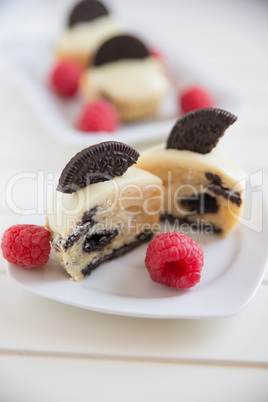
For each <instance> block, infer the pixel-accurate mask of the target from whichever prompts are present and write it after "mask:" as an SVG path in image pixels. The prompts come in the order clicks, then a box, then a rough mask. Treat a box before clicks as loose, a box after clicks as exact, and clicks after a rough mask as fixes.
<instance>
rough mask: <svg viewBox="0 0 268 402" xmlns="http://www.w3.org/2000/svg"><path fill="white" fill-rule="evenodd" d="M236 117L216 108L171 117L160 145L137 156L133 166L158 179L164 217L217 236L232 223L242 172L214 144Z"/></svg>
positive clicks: (239, 202) (240, 203)
mask: <svg viewBox="0 0 268 402" xmlns="http://www.w3.org/2000/svg"><path fill="white" fill-rule="evenodd" d="M236 119H237V118H236V116H234V115H232V114H230V113H228V112H225V111H223V110H220V109H200V110H196V111H194V112H190V113H188V114H187V115H185V116H184V117H182V118H181V119H180V120H178V121H177V122H176V124H175V126H174V127H173V129H172V131H171V133H170V135H169V138H168V140H167V144H166V146H165V145H162V146H161V145H160V146H157V147H154V148H151V149H149V150H147V151H146V152H144V153H143V155H142V156H141V157H140V158H139V161H138V164H137V167H139V168H141V169H145V170H147V171H148V172H151V173H153V174H155V175H156V176H158V177H159V178H161V180H163V185H164V188H165V196H164V206H163V211H162V215H163V217H164V218H169V219H171V220H175V219H179V221H180V222H187V223H188V224H189V225H190V229H191V227H192V229H194V228H195V229H196V227H197V226H198V228H199V230H200V231H202V232H205V233H212V232H214V233H220V234H221V235H222V236H226V235H227V234H228V233H229V232H230V231H231V230H232V229H233V228H234V227H235V226H236V224H237V223H238V220H239V215H241V212H242V207H243V201H242V193H243V190H244V178H245V177H246V173H245V172H244V171H243V170H242V169H240V168H239V167H238V166H237V165H236V164H235V163H233V162H232V161H231V160H230V159H229V158H228V157H227V156H226V155H225V154H224V153H223V152H222V151H221V150H219V149H217V148H215V146H216V144H217V142H218V140H219V138H220V137H221V136H222V135H223V134H224V131H225V130H226V128H227V127H228V126H230V125H231V124H233V123H234V122H235V121H236Z"/></svg>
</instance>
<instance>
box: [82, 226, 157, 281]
mask: <svg viewBox="0 0 268 402" xmlns="http://www.w3.org/2000/svg"><path fill="white" fill-rule="evenodd" d="M152 235H153V234H152V233H151V232H142V233H140V234H139V235H138V236H136V238H135V240H133V241H132V242H131V243H129V244H125V245H123V246H121V247H119V248H117V249H114V250H113V251H112V252H111V254H108V255H106V256H104V257H103V258H102V259H100V260H98V261H96V262H95V263H90V264H88V266H87V267H86V268H84V269H82V271H81V272H82V274H83V275H84V276H86V275H89V274H90V273H91V271H93V269H95V268H97V267H98V266H99V265H100V264H102V263H103V262H105V261H110V260H113V259H115V258H118V257H121V256H122V255H124V254H126V253H128V252H129V251H131V250H133V249H134V248H136V247H138V246H139V245H140V244H141V243H144V242H147V241H149V240H150V239H151V237H152Z"/></svg>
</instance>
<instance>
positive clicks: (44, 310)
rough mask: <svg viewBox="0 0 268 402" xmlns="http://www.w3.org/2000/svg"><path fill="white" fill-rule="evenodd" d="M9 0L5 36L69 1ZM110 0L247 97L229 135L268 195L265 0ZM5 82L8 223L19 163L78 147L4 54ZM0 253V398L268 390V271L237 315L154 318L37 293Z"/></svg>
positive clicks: (31, 163) (39, 163) (133, 397)
mask: <svg viewBox="0 0 268 402" xmlns="http://www.w3.org/2000/svg"><path fill="white" fill-rule="evenodd" d="M13 3H14V4H13ZM13 3H11V2H8V1H5V2H3V3H1V4H0V26H1V31H0V35H1V43H5V42H6V41H7V40H10V39H11V38H17V37H21V36H23V37H24V36H25V37H26V38H27V37H32V36H33V35H36V37H38V35H43V34H45V33H46V32H47V30H48V29H49V30H50V31H51V30H52V31H55V32H56V31H57V29H58V28H59V27H58V21H59V20H58V16H59V15H60V13H61V12H62V9H63V7H64V4H63V3H64V2H63V1H58V2H56V1H52V0H49V1H40V0H39V1H17V2H13ZM110 3H111V5H112V6H113V7H114V8H115V9H116V10H117V12H118V13H119V14H121V15H122V16H126V15H130V16H133V17H135V18H136V19H139V21H141V23H140V24H141V25H140V26H141V29H144V30H145V31H146V29H149V28H148V27H149V24H152V26H154V28H159V30H161V31H162V37H163V40H166V41H169V45H170V44H172V45H174V49H176V51H177V52H179V53H180V54H181V55H182V57H185V58H186V59H187V62H189V63H190V64H192V65H193V66H195V67H196V69H199V70H200V71H203V72H206V73H207V74H208V75H209V76H212V77H213V78H214V79H216V80H220V84H221V86H223V87H224V88H225V89H226V90H228V91H232V92H233V93H235V94H236V96H238V97H239V98H240V99H241V100H242V105H241V112H240V114H239V120H238V122H237V123H236V125H235V127H234V128H233V130H232V138H231V139H229V138H228V139H227V138H226V139H223V140H222V146H223V147H224V148H226V149H227V150H228V152H229V154H230V156H231V157H233V158H236V160H237V162H238V163H239V164H241V165H242V166H243V167H244V168H245V169H246V170H247V171H248V172H249V173H252V172H255V171H257V170H260V169H262V170H263V174H264V176H263V192H264V197H265V196H266V200H267V196H268V194H267V180H268V158H267V149H268V123H267V110H268V52H267V48H268V46H267V45H268V24H267V17H268V4H267V2H264V1H253V0H252V1H249V0H248V1H242V0H241V1H231V0H227V1H213V0H210V1H202V2H198V0H191V1H189V2H184V1H175V0H173V1H171V0H169V1H165V2H160V1H159V2H158V1H149V0H146V1H145V0H143V1H138V0H136V1H134V0H131V1H127V2H126V1H125V2H124V1H120V0H117V1H113V2H110ZM186 3H187V4H186ZM201 3H202V4H201ZM65 4H66V2H65ZM1 7H2V8H1ZM174 51H175V50H174ZM0 57H1V54H0ZM1 60H2V58H1ZM0 88H1V90H0V122H1V126H0V127H1V128H0V138H1V145H0V166H1V175H0V193H1V198H0V230H1V234H2V232H3V231H4V229H6V228H7V227H9V226H10V225H11V224H15V223H17V222H18V221H19V219H20V216H19V215H18V214H15V213H14V212H11V211H10V209H9V208H8V206H7V205H6V202H5V197H4V193H5V187H6V184H7V183H8V181H9V180H10V178H11V177H12V176H13V175H14V174H16V173H19V172H23V171H26V172H37V171H38V170H42V171H44V172H45V174H47V173H49V172H55V173H56V172H58V171H60V170H61V169H62V167H63V166H64V164H65V163H66V162H67V161H68V160H69V158H70V157H71V156H73V154H74V153H75V152H76V151H78V150H79V149H75V147H70V146H64V145H63V144H59V143H57V142H56V141H55V140H54V139H53V138H52V137H51V136H50V135H49V133H48V132H46V131H45V130H44V129H43V128H42V127H41V126H40V124H39V121H38V119H37V118H36V116H35V115H34V114H33V112H32V110H31V108H30V107H29V105H28V104H27V103H25V101H24V97H23V95H22V94H21V93H20V91H19V90H18V89H17V88H16V86H15V85H14V83H13V81H12V75H11V74H9V71H7V69H6V68H5V64H4V63H0ZM163 134H164V133H163ZM141 147H142V144H140V145H139V147H138V148H139V149H140V148H141ZM265 193H266V194H265ZM13 196H14V199H15V201H16V202H17V204H18V205H19V206H20V207H23V206H27V205H29V200H30V201H31V202H32V203H33V205H35V202H36V198H37V189H36V183H35V181H34V180H30V179H28V180H26V181H25V182H24V183H22V186H18V187H17V188H15V190H14V195H13ZM265 202H266V203H267V201H265ZM267 243H268V239H267ZM0 258H1V261H0V401H1V402H33V401H38V402H43V401H44V402H47V401H53V402H54V401H65V402H67V401H94V402H102V401H137V400H141V401H178V400H181V401H183V402H184V401H217V402H219V401H228V402H231V401H236V402H237V401H239V402H240V401H241V402H242V401H243V402H252V401H254V402H255V401H256V402H264V401H267V400H268V347H267V339H268V274H266V276H265V278H264V281H263V283H262V285H261V287H260V288H259V290H258V292H257V294H256V296H255V297H254V299H253V300H252V301H251V302H250V304H249V305H248V306H247V307H246V308H245V309H244V310H243V311H242V312H241V313H239V314H238V315H236V316H234V317H231V318H225V319H213V320H153V319H151V320H150V319H138V318H127V317H117V316H112V315H106V314H99V313H95V312H90V311H86V310H82V309H78V308H74V307H70V306H67V305H63V304H60V303H56V302H53V301H50V300H46V299H43V298H41V297H38V296H34V295H33V294H30V293H28V292H26V291H24V290H22V289H21V288H19V287H18V286H16V285H15V284H14V283H13V282H11V281H10V280H9V279H8V278H7V276H6V273H5V261H4V260H3V258H2V256H1V257H0Z"/></svg>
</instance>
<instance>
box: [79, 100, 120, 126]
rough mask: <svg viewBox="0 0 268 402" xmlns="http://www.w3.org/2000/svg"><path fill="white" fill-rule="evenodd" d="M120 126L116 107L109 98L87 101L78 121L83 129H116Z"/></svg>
mask: <svg viewBox="0 0 268 402" xmlns="http://www.w3.org/2000/svg"><path fill="white" fill-rule="evenodd" d="M118 127H119V117H118V114H117V111H116V109H115V107H114V106H113V105H112V104H111V103H110V102H108V101H107V100H103V99H101V100H97V101H95V102H92V103H87V104H86V105H85V107H84V109H83V110H82V114H81V116H80V118H79V121H78V128H79V129H80V130H82V131H94V132H95V131H109V132H111V131H114V130H116V129H117V128H118Z"/></svg>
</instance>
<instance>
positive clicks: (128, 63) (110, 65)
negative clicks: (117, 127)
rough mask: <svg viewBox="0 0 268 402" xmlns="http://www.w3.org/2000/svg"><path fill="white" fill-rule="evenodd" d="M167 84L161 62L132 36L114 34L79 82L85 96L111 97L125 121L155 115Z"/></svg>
mask: <svg viewBox="0 0 268 402" xmlns="http://www.w3.org/2000/svg"><path fill="white" fill-rule="evenodd" d="M168 86H169V83H168V79H167V76H166V73H165V71H164V67H163V64H162V63H161V61H159V60H157V58H155V57H153V56H151V55H150V53H149V51H148V49H147V47H146V46H145V45H144V44H143V43H142V42H141V41H140V40H139V39H137V38H136V37H134V36H130V35H118V36H114V37H113V38H111V39H109V40H107V41H106V42H105V43H103V44H102V45H101V47H100V48H99V49H98V50H97V52H96V54H95V57H94V59H93V62H92V66H91V68H89V69H87V70H86V71H85V72H84V73H83V74H82V78H81V81H80V89H81V93H82V95H83V96H84V97H85V98H86V99H88V100H93V99H95V98H99V97H103V98H106V99H109V100H110V101H111V102H112V103H113V104H114V106H115V107H116V109H117V111H118V114H119V116H120V117H121V119H122V120H123V121H131V120H138V119H142V118H145V117H148V116H151V115H153V114H155V113H156V111H157V109H158V106H159V104H160V102H161V100H162V98H163V96H164V95H165V93H166V92H167V89H168Z"/></svg>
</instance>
